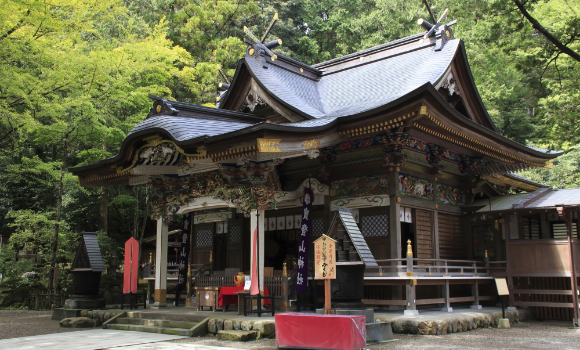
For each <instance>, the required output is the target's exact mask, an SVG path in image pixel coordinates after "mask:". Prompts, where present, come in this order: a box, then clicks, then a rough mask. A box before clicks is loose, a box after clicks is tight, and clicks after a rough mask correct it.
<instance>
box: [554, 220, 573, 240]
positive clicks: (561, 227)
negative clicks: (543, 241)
mask: <svg viewBox="0 0 580 350" xmlns="http://www.w3.org/2000/svg"><path fill="white" fill-rule="evenodd" d="M572 237H578V228H577V226H576V223H575V222H573V223H572ZM552 238H554V239H568V229H567V228H566V223H565V222H553V223H552Z"/></svg>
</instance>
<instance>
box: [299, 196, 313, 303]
mask: <svg viewBox="0 0 580 350" xmlns="http://www.w3.org/2000/svg"><path fill="white" fill-rule="evenodd" d="M313 200H314V192H313V191H312V189H310V188H308V187H305V188H304V194H303V196H302V221H301V223H300V226H299V230H300V237H299V238H300V240H299V245H298V269H297V272H296V294H304V293H306V287H307V286H308V247H309V246H310V230H311V228H312V225H311V220H310V213H311V212H312V201H313Z"/></svg>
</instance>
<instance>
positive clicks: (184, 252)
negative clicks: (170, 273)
mask: <svg viewBox="0 0 580 350" xmlns="http://www.w3.org/2000/svg"><path fill="white" fill-rule="evenodd" d="M191 216H192V213H188V214H185V215H184V217H183V230H182V231H181V240H180V241H181V242H180V243H181V249H180V250H179V271H178V272H177V288H178V289H180V290H183V289H184V288H186V286H187V269H188V267H189V248H190V242H189V240H190V237H191V235H190V234H189V233H190V230H191V225H190V224H191V219H192V218H191Z"/></svg>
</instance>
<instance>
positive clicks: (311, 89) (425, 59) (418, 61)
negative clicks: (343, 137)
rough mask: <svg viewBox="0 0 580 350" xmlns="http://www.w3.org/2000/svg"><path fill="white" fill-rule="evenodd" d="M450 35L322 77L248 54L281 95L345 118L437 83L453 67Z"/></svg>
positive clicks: (313, 112) (307, 109) (318, 113)
mask: <svg viewBox="0 0 580 350" xmlns="http://www.w3.org/2000/svg"><path fill="white" fill-rule="evenodd" d="M459 42H460V40H459V39H454V40H450V41H449V42H447V44H446V45H445V46H444V48H443V50H441V51H434V47H433V46H432V45H429V46H425V47H423V48H421V49H416V50H410V51H408V52H405V53H404V54H401V53H400V52H399V53H397V54H393V55H391V56H389V57H387V58H381V59H377V60H376V61H370V62H367V63H366V64H358V65H356V66H355V67H352V68H349V69H344V70H340V71H334V72H332V73H330V74H323V75H322V76H321V78H320V80H319V81H315V80H312V79H310V78H308V77H306V76H305V75H301V74H299V73H297V72H292V71H289V70H287V69H284V68H282V67H279V66H277V65H276V64H268V68H267V69H266V68H264V67H263V66H262V64H261V63H260V61H258V60H256V59H255V58H253V57H245V58H244V59H245V62H246V63H247V65H248V67H249V68H250V70H251V71H252V73H253V74H254V75H255V76H256V78H257V79H258V81H259V82H260V83H261V84H262V85H263V86H264V87H265V88H266V89H267V90H268V91H269V92H270V93H271V94H273V95H275V96H276V97H277V98H278V99H279V100H281V101H283V102H284V103H286V104H288V105H290V106H291V107H293V108H295V109H296V110H299V111H301V112H302V113H304V114H307V115H309V116H311V117H313V118H324V117H343V116H348V115H355V114H359V113H363V112H366V111H369V110H372V109H375V108H378V107H380V106H383V105H386V104H388V103H389V102H392V101H394V100H396V99H398V98H400V97H402V96H405V95H407V94H408V93H410V92H412V91H413V90H415V89H417V88H419V87H421V86H423V85H425V84H426V83H431V84H433V85H435V84H436V83H437V82H438V81H439V80H440V79H441V77H442V76H443V75H444V74H445V72H446V71H447V69H448V68H449V66H450V64H451V61H452V60H453V57H454V56H455V53H456V51H457V48H458V46H459Z"/></svg>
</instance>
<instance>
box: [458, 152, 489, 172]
mask: <svg viewBox="0 0 580 350" xmlns="http://www.w3.org/2000/svg"><path fill="white" fill-rule="evenodd" d="M486 162H487V159H485V158H482V157H470V156H467V155H462V156H461V161H460V163H459V170H460V171H461V172H462V173H472V172H474V171H475V170H476V169H477V168H478V167H482V166H484V165H485V163H486Z"/></svg>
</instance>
